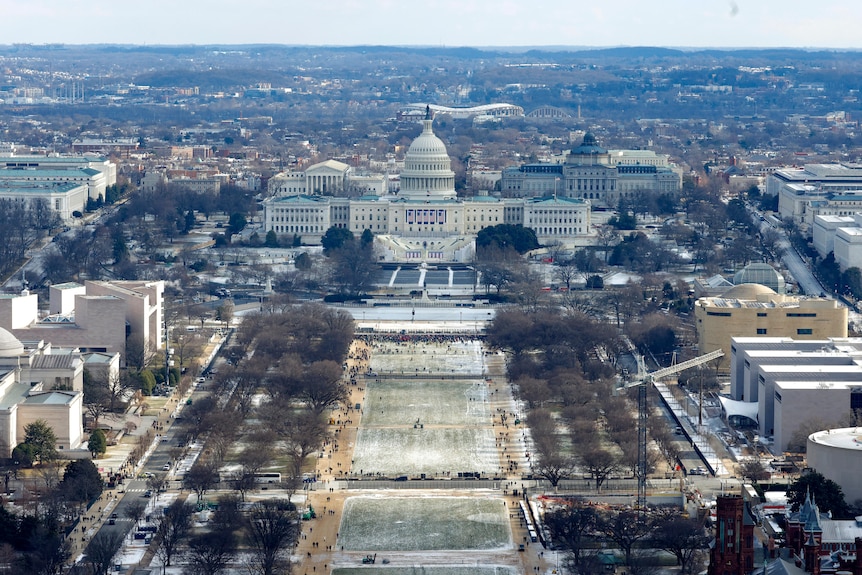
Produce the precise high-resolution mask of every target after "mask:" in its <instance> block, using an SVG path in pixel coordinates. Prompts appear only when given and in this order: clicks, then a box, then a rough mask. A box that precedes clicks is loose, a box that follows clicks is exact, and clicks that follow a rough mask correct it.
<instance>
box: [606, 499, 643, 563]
mask: <svg viewBox="0 0 862 575" xmlns="http://www.w3.org/2000/svg"><path fill="white" fill-rule="evenodd" d="M651 527H652V526H651V525H650V523H649V522H648V521H647V520H646V519H645V518H644V517H643V516H642V515H641V514H639V513H637V512H635V511H627V510H623V511H608V512H605V513H603V514H602V515H600V516H599V521H598V529H599V531H601V532H602V533H604V534H605V536H607V538H608V539H610V540H611V542H612V543H613V544H614V545H615V546H616V547H617V548H618V549H620V550H621V551H622V552H623V555H624V556H625V563H626V566H629V567H631V566H632V563H633V561H632V559H633V555H632V551H633V550H634V547H635V545H636V544H638V543H639V542H640V541H642V540H644V539H646V538H647V537H648V536H649V534H650V529H651Z"/></svg>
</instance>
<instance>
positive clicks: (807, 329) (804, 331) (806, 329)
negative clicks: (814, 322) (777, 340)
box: [796, 327, 814, 335]
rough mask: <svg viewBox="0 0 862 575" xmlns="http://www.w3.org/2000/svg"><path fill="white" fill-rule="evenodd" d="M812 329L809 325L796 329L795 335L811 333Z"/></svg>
mask: <svg viewBox="0 0 862 575" xmlns="http://www.w3.org/2000/svg"><path fill="white" fill-rule="evenodd" d="M813 333H814V330H813V329H811V328H810V327H803V328H799V329H797V330H796V335H812V334H813Z"/></svg>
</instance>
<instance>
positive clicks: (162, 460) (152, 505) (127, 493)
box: [90, 387, 209, 539]
mask: <svg viewBox="0 0 862 575" xmlns="http://www.w3.org/2000/svg"><path fill="white" fill-rule="evenodd" d="M207 395H209V391H208V389H206V388H203V389H202V388H200V387H198V388H196V389H195V390H194V391H192V395H191V398H192V401H193V402H194V401H197V400H199V399H201V398H203V397H205V396H207ZM169 421H170V422H174V421H175V420H173V419H171V420H169ZM185 434H186V424H185V422H184V421H183V420H180V421H175V423H173V425H171V426H170V427H166V428H165V430H164V431H163V433H162V436H161V437H160V439H159V442H158V444H157V445H156V447H155V448H154V449H153V451H152V452H151V454H150V456H149V458H148V459H147V461H146V463H145V464H144V465H143V467H142V468H141V470H140V472H139V474H138V477H136V478H133V479H128V480H126V481H125V483H124V485H121V486H119V487H120V489H117V490H113V491H109V490H106V492H105V493H106V494H107V496H108V497H109V498H110V497H111V496H112V495H116V496H117V497H118V498H119V499H118V500H117V501H116V503H115V504H114V505H113V506H112V507H111V509H110V513H116V514H117V518H116V520H115V525H110V522H109V517H110V516H109V515H106V516H105V520H104V523H103V524H102V525H101V526H100V527H99V531H100V532H101V531H104V532H107V533H110V532H118V533H122V534H123V535H128V534H129V532H130V531H131V530H132V528H133V527H134V525H133V522H132V520H130V519H128V518H127V513H128V509H129V508H130V507H131V506H132V504H133V503H134V502H135V501H146V502H147V508H146V514H147V515H151V514H152V513H154V512H156V511H157V510H158V509H159V507H163V506H165V505H166V504H167V499H166V498H165V496H164V495H161V496H159V495H158V494H153V497H150V498H147V497H146V491H147V481H146V478H145V477H146V475H147V474H150V473H151V474H156V475H162V476H164V475H166V474H167V477H168V482H167V483H166V484H165V488H166V490H168V491H175V490H177V489H179V488H180V480H179V479H178V478H177V477H176V476H175V472H176V470H177V465H176V462H173V461H172V460H171V456H170V451H171V449H172V448H174V447H177V446H178V445H179V443H180V441H181V439H183V438H184V436H185ZM166 464H168V465H170V470H169V471H166V470H165V469H164V467H165V465H166ZM143 519H144V520H146V517H144V518H143ZM91 535H95V533H91ZM90 539H92V537H90Z"/></svg>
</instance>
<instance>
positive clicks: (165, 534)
mask: <svg viewBox="0 0 862 575" xmlns="http://www.w3.org/2000/svg"><path fill="white" fill-rule="evenodd" d="M192 513H193V509H192V506H191V505H189V504H187V503H185V502H183V501H180V500H176V501H174V502H173V503H171V504H170V505H169V506H168V507H167V508H166V509H165V512H164V514H163V515H160V516H158V517H157V518H156V535H155V543H156V554H157V555H158V556H159V559H161V560H162V563H164V565H166V566H167V567H170V566H171V560H172V559H173V557H174V555H175V554H176V551H177V547H178V545H179V543H180V541H181V540H182V539H183V538H184V537H185V536H186V534H187V533H188V532H189V530H190V529H191V527H192Z"/></svg>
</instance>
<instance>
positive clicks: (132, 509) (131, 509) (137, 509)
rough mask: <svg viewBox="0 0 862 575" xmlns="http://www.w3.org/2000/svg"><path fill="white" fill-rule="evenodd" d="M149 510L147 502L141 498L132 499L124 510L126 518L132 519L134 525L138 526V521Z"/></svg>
mask: <svg viewBox="0 0 862 575" xmlns="http://www.w3.org/2000/svg"><path fill="white" fill-rule="evenodd" d="M146 511H147V504H146V503H144V502H143V501H141V500H140V499H135V500H133V501H131V502H130V503H129V504H128V505H127V506H126V509H125V511H124V514H125V516H126V518H128V519H131V520H132V522H134V525H133V527H137V526H138V522H139V521H140V520H141V518H142V517H143V516H144V514H145V513H146Z"/></svg>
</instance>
